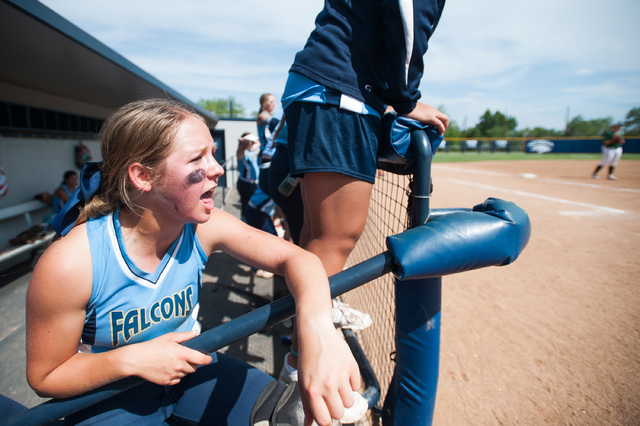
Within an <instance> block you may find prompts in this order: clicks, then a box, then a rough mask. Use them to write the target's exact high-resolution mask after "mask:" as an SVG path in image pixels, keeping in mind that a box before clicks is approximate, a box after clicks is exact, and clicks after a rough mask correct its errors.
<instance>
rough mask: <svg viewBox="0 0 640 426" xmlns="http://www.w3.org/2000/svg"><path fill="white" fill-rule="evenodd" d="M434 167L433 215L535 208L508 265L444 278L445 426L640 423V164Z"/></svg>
mask: <svg viewBox="0 0 640 426" xmlns="http://www.w3.org/2000/svg"><path fill="white" fill-rule="evenodd" d="M595 165H596V163H594V162H591V161H584V160H575V161H565V160H555V161H538V160H532V161H516V162H477V163H473V162H472V163H440V164H434V165H433V170H432V175H433V180H434V186H435V189H434V193H433V198H432V202H431V206H432V208H443V207H471V206H473V205H474V204H477V203H480V202H482V201H484V200H485V199H486V198H487V197H496V198H502V199H506V200H510V201H513V202H515V203H516V204H518V205H519V206H520V207H522V208H523V209H525V210H526V211H527V213H528V214H529V216H530V218H531V222H532V235H531V239H530V241H529V244H528V246H527V248H526V249H525V250H524V252H523V253H522V255H521V256H520V258H519V259H518V260H517V261H516V262H515V263H513V264H512V265H509V266H506V267H494V268H487V269H482V270H477V271H472V272H466V273H462V274H458V275H455V276H449V277H445V278H444V279H443V302H442V340H441V357H440V380H439V385H438V396H437V402H436V410H435V417H434V424H435V425H495V424H509V425H512V424H523V425H529V424H530V425H539V424H580V425H585V424H586V425H602V424H611V425H613V424H615V425H632V424H639V423H640V292H639V291H638V284H640V278H639V277H638V275H640V260H639V253H640V161H625V160H624V159H623V160H622V161H621V163H620V164H619V166H618V168H617V170H616V175H617V176H618V178H619V180H617V181H610V180H607V179H606V174H605V173H604V171H602V172H601V179H600V180H594V179H592V178H591V176H590V174H591V172H592V170H593V168H594V167H595Z"/></svg>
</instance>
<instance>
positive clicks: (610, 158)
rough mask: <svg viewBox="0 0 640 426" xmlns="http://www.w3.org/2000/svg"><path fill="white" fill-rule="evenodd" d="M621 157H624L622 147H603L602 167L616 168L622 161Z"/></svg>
mask: <svg viewBox="0 0 640 426" xmlns="http://www.w3.org/2000/svg"><path fill="white" fill-rule="evenodd" d="M620 157H622V147H621V146H619V147H617V148H607V147H606V146H603V147H602V161H601V162H600V165H601V166H611V167H615V166H617V165H618V161H620Z"/></svg>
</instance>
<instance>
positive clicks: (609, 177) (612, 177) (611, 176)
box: [607, 175, 618, 180]
mask: <svg viewBox="0 0 640 426" xmlns="http://www.w3.org/2000/svg"><path fill="white" fill-rule="evenodd" d="M607 179H609V180H618V178H617V177H615V176H614V175H609V176H607Z"/></svg>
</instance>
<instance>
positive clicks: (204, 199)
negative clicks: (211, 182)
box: [200, 189, 213, 210]
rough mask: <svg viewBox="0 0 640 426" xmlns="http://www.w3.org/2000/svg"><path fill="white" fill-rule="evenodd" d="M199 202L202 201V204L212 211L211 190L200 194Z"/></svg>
mask: <svg viewBox="0 0 640 426" xmlns="http://www.w3.org/2000/svg"><path fill="white" fill-rule="evenodd" d="M200 201H202V204H204V206H205V207H206V208H208V209H209V210H211V209H213V189H211V190H210V191H207V192H205V193H204V194H202V195H201V196H200Z"/></svg>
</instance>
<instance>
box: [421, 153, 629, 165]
mask: <svg viewBox="0 0 640 426" xmlns="http://www.w3.org/2000/svg"><path fill="white" fill-rule="evenodd" d="M601 158H602V155H600V154H599V153H598V154H595V153H594V154H526V153H524V152H511V153H506V152H498V153H493V154H492V153H490V152H483V153H481V154H479V153H477V152H466V153H464V154H463V153H461V152H446V151H438V152H437V153H436V155H435V157H434V158H433V162H434V163H457V162H462V161H505V160H507V161H517V160H589V161H600V159H601ZM625 160H640V154H622V161H625Z"/></svg>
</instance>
